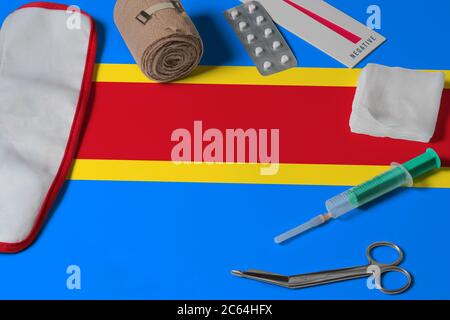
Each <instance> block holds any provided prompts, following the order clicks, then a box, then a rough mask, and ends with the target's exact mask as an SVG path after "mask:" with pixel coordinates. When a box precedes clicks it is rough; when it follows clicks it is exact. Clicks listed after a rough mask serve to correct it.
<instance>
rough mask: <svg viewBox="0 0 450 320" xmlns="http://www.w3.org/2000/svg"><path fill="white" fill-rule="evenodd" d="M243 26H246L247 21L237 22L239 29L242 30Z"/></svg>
mask: <svg viewBox="0 0 450 320" xmlns="http://www.w3.org/2000/svg"><path fill="white" fill-rule="evenodd" d="M245 28H247V22H245V21H241V22H239V30H241V31H242V30H244V29H245Z"/></svg>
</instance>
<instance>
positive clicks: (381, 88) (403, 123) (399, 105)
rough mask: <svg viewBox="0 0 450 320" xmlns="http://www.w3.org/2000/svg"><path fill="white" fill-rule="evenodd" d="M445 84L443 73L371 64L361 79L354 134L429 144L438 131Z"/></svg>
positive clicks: (351, 117)
mask: <svg viewBox="0 0 450 320" xmlns="http://www.w3.org/2000/svg"><path fill="white" fill-rule="evenodd" d="M444 85H445V75H444V73H443V72H424V71H418V70H410V69H403V68H390V67H386V66H381V65H376V64H368V65H367V66H366V67H365V68H364V69H363V70H362V72H361V75H360V76H359V81H358V88H357V90H356V94H355V99H354V101H353V108H352V114H351V116H350V128H351V131H352V132H354V133H360V134H367V135H371V136H375V137H390V138H394V139H404V140H412V141H419V142H429V141H430V140H431V138H432V137H433V135H434V131H435V128H436V123H437V118H438V114H439V109H440V105H441V98H442V92H443V89H444Z"/></svg>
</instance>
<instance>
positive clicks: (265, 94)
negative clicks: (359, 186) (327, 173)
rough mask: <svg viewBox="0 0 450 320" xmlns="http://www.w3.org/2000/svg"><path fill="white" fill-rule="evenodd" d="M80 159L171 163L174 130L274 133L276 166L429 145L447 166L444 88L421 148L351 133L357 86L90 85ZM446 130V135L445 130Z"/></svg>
mask: <svg viewBox="0 0 450 320" xmlns="http://www.w3.org/2000/svg"><path fill="white" fill-rule="evenodd" d="M94 91H95V97H94V104H93V110H92V114H91V119H90V121H89V124H88V127H87V130H86V133H85V137H84V140H83V142H82V145H81V148H80V151H79V154H78V158H83V159H118V160H170V157H171V151H172V148H173V146H174V145H175V143H174V142H171V139H170V138H171V134H172V132H173V131H174V130H175V129H178V128H187V129H189V130H190V131H191V132H192V131H193V125H194V121H196V120H199V121H203V129H204V130H206V129H208V128H218V129H220V130H222V132H225V129H227V128H228V129H235V128H242V129H249V128H255V129H280V162H282V163H310V164H362V165H387V164H389V163H390V162H392V161H397V162H402V161H405V160H408V159H409V158H411V157H413V156H415V155H418V154H420V153H422V152H423V151H424V150H425V148H427V147H433V148H435V150H436V151H437V152H438V153H439V154H440V155H441V157H442V158H443V163H444V165H447V166H450V130H449V129H448V128H450V90H445V92H444V95H443V102H442V106H441V114H440V115H439V120H438V125H437V129H436V134H435V136H434V138H433V141H432V143H429V144H425V143H419V142H411V141H404V140H393V139H389V138H375V137H370V136H366V135H359V134H353V133H351V132H350V128H349V124H348V122H349V116H350V113H351V105H352V102H353V96H354V92H355V88H349V87H339V88H338V87H295V86H264V87H261V86H249V85H190V84H146V83H140V84H139V83H136V84H130V83H95V86H94ZM445 128H447V130H445Z"/></svg>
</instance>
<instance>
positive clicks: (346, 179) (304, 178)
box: [70, 160, 450, 188]
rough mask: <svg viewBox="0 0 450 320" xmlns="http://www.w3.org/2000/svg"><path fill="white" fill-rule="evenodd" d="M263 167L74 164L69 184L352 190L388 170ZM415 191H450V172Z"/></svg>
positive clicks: (429, 178)
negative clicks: (265, 171)
mask: <svg viewBox="0 0 450 320" xmlns="http://www.w3.org/2000/svg"><path fill="white" fill-rule="evenodd" d="M262 168H267V165H263V164H236V163H230V164H225V163H222V164H208V163H190V164H175V163H173V162H171V161H132V160H76V161H75V164H74V166H73V169H72V172H71V175H70V179H71V180H101V181H143V182H152V181H153V182H199V183H242V184H286V185H330V186H351V185H357V184H359V183H361V182H364V181H367V180H369V179H371V178H373V177H374V176H376V175H377V174H379V173H382V172H384V171H386V170H388V168H389V167H386V166H366V165H321V164H280V165H279V171H278V173H277V174H275V175H261V169H262ZM415 186H416V187H427V188H450V168H442V169H440V170H439V171H436V172H434V173H433V174H430V175H428V176H427V177H425V178H423V179H420V181H417V182H416V184H415Z"/></svg>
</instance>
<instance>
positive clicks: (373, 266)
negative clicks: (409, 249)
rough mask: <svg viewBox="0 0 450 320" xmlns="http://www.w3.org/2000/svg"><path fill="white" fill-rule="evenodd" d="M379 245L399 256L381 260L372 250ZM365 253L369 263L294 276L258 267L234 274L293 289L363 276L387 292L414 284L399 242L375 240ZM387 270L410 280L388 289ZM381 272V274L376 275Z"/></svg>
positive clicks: (234, 271)
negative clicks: (389, 261) (391, 259)
mask: <svg viewBox="0 0 450 320" xmlns="http://www.w3.org/2000/svg"><path fill="white" fill-rule="evenodd" d="M378 247H390V248H393V249H394V250H395V251H397V253H398V258H397V260H395V261H394V262H392V263H387V264H386V263H380V262H378V261H377V260H375V259H374V258H373V255H372V251H373V250H374V249H375V248H378ZM366 256H367V259H368V260H369V264H367V265H364V266H358V267H350V268H342V269H336V270H329V271H321V272H314V273H306V274H299V275H294V276H283V275H280V274H276V273H270V272H265V271H259V270H248V271H237V270H233V271H232V272H231V273H232V274H234V275H235V276H238V277H242V278H248V279H253V280H258V281H262V282H266V283H271V284H275V285H278V286H282V287H285V288H290V289H298V288H306V287H311V286H317V285H322V284H327V283H332V282H338V281H344V280H351V279H357V278H364V277H370V276H374V277H375V286H374V287H375V288H377V289H379V290H380V291H382V292H383V293H386V294H398V293H402V292H404V291H406V290H407V289H408V288H409V287H410V286H411V283H412V276H411V274H410V273H409V272H408V271H406V270H405V269H403V268H400V267H399V266H398V265H399V264H400V262H402V261H403V257H404V255H403V251H402V249H400V247H398V246H397V245H395V244H393V243H391V242H385V241H383V242H375V243H372V244H371V245H369V246H368V247H367V249H366ZM387 272H398V273H401V274H403V275H404V276H405V277H406V279H407V283H406V284H405V285H404V286H402V287H400V288H398V289H386V288H384V287H383V285H382V277H383V275H384V274H385V273H387ZM377 273H378V274H377Z"/></svg>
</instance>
